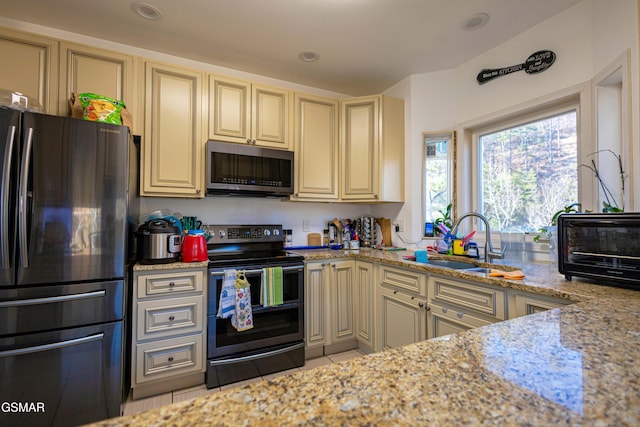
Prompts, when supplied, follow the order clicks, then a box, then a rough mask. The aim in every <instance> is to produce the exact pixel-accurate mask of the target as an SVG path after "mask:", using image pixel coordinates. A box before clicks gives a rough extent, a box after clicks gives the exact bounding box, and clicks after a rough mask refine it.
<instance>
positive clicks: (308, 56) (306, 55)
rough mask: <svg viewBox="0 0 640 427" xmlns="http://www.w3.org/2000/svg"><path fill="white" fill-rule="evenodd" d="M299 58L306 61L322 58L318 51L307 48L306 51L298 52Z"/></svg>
mask: <svg viewBox="0 0 640 427" xmlns="http://www.w3.org/2000/svg"><path fill="white" fill-rule="evenodd" d="M298 58H300V60H301V61H304V62H315V61H317V60H318V59H320V55H318V54H317V53H316V52H312V51H310V50H307V51H304V52H300V53H299V54H298Z"/></svg>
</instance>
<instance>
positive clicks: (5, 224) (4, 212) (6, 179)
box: [0, 126, 16, 270]
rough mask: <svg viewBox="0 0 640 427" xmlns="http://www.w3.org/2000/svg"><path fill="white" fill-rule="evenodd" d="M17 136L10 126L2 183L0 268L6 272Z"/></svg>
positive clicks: (13, 128)
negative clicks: (12, 164)
mask: <svg viewBox="0 0 640 427" xmlns="http://www.w3.org/2000/svg"><path fill="white" fill-rule="evenodd" d="M15 135H16V127H15V126H9V128H8V129H7V141H6V145H5V147H4V161H3V165H2V182H0V192H1V196H0V199H1V200H0V203H2V206H0V230H3V233H2V242H0V266H1V267H0V268H2V269H3V270H6V269H8V268H9V267H10V265H9V233H8V232H7V231H8V230H9V193H10V191H9V185H10V183H11V163H12V162H11V158H12V157H13V139H14V138H15Z"/></svg>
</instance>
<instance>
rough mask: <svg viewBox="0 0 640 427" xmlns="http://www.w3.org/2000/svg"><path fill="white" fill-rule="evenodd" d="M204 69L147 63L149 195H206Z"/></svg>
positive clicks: (145, 169)
mask: <svg viewBox="0 0 640 427" xmlns="http://www.w3.org/2000/svg"><path fill="white" fill-rule="evenodd" d="M203 78H204V77H203V73H201V72H198V71H195V70H188V69H185V68H179V67H174V66H169V65H164V64H157V63H153V62H147V63H146V64H145V120H144V122H145V125H144V129H145V133H144V134H145V138H144V139H143V141H142V145H143V150H142V165H141V169H142V172H143V175H142V176H143V185H142V193H143V195H145V196H178V197H203V196H204V192H203V191H202V188H203V182H204V179H203V176H202V170H203V167H202V164H201V163H202V151H203V150H204V140H203V138H202V135H203V132H202V110H203V108H202V100H203V93H202V91H203V89H202V87H203V84H202V82H203Z"/></svg>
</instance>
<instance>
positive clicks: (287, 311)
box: [207, 264, 304, 359]
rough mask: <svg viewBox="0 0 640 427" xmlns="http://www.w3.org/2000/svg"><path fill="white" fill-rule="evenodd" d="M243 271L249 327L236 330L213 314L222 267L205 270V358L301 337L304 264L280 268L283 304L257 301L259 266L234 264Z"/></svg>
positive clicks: (268, 345)
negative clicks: (248, 301)
mask: <svg viewBox="0 0 640 427" xmlns="http://www.w3.org/2000/svg"><path fill="white" fill-rule="evenodd" d="M235 269H236V270H244V271H245V273H246V277H247V280H248V281H249V283H250V284H251V311H252V316H253V328H252V329H249V330H245V331H242V332H238V331H237V330H236V329H235V328H234V327H233V326H232V325H231V318H227V319H220V318H217V317H216V313H217V312H218V303H219V301H220V292H221V290H222V282H223V279H224V269H210V270H209V297H208V298H209V304H208V325H207V327H208V331H207V335H208V343H207V358H209V359H211V358H217V357H221V356H226V355H231V354H236V353H243V352H249V351H253V350H259V349H264V348H267V347H272V346H277V345H280V344H286V343H291V342H294V341H301V340H303V339H304V265H302V264H299V265H285V266H283V267H282V282H283V283H282V290H283V304H282V305H279V306H276V307H263V306H262V305H261V304H260V288H261V282H262V268H257V267H256V266H249V267H247V268H239V267H235Z"/></svg>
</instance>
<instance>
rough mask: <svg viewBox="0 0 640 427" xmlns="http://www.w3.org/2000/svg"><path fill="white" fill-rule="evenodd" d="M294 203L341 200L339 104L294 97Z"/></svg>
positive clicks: (318, 98) (330, 101)
mask: <svg viewBox="0 0 640 427" xmlns="http://www.w3.org/2000/svg"><path fill="white" fill-rule="evenodd" d="M294 144H295V149H294V151H295V162H296V163H295V179H294V185H295V189H294V195H293V196H292V200H325V201H326V200H337V199H338V101H337V100H335V99H329V98H321V97H318V96H313V95H306V94H301V93H295V94H294Z"/></svg>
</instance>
